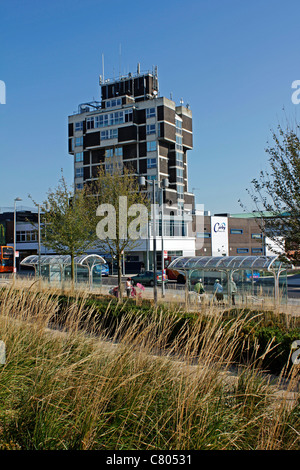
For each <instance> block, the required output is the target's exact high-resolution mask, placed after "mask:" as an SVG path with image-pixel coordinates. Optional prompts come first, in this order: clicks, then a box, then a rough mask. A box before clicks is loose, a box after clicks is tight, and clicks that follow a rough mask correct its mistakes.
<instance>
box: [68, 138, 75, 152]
mask: <svg viewBox="0 0 300 470" xmlns="http://www.w3.org/2000/svg"><path fill="white" fill-rule="evenodd" d="M72 140H73V139H72V137H71V138H70V139H69V153H74V151H73V150H72Z"/></svg>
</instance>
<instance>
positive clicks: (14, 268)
mask: <svg viewBox="0 0 300 470" xmlns="http://www.w3.org/2000/svg"><path fill="white" fill-rule="evenodd" d="M19 201H22V199H21V198H20V197H16V198H15V199H14V257H13V271H14V272H13V276H14V277H15V276H16V231H17V230H16V229H17V227H16V225H17V217H16V204H17V202H19Z"/></svg>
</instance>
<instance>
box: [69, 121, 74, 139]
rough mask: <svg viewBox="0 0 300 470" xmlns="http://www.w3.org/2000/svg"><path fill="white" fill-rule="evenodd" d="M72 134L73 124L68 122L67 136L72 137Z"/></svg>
mask: <svg viewBox="0 0 300 470" xmlns="http://www.w3.org/2000/svg"><path fill="white" fill-rule="evenodd" d="M73 135H74V124H73V123H72V122H70V123H69V137H73Z"/></svg>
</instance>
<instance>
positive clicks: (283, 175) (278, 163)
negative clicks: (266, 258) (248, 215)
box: [241, 124, 300, 259]
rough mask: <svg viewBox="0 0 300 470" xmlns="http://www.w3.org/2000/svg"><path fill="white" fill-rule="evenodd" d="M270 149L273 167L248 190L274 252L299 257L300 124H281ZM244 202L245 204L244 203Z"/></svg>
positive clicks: (274, 134) (268, 148)
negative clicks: (273, 245)
mask: <svg viewBox="0 0 300 470" xmlns="http://www.w3.org/2000/svg"><path fill="white" fill-rule="evenodd" d="M272 139H273V142H272V145H269V146H268V147H267V149H266V152H267V154H268V155H269V160H268V162H269V166H270V169H269V170H267V171H261V172H260V175H259V177H258V178H255V179H253V180H252V181H251V185H252V187H251V188H250V189H249V190H247V191H248V194H249V195H250V197H251V199H252V201H253V202H254V204H255V207H256V210H257V211H258V214H259V219H258V222H259V225H260V227H261V229H262V231H263V233H264V234H265V236H267V237H269V238H270V239H271V240H272V241H273V242H274V243H275V249H274V251H275V252H276V251H277V252H278V253H280V252H281V250H283V251H284V252H285V254H287V255H288V256H289V257H290V258H291V257H293V258H294V259H298V258H299V246H300V139H299V125H298V124H296V125H295V126H294V127H293V128H292V127H291V126H290V125H289V124H287V125H286V127H285V128H283V127H282V126H281V125H278V128H277V131H273V132H272ZM241 205H242V204H241Z"/></svg>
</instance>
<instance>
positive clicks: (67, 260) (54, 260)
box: [20, 254, 106, 267]
mask: <svg viewBox="0 0 300 470" xmlns="http://www.w3.org/2000/svg"><path fill="white" fill-rule="evenodd" d="M74 261H75V264H78V265H81V266H87V267H91V266H95V265H96V264H105V263H106V261H105V259H104V258H102V256H100V255H97V254H90V255H81V256H75V258H74ZM39 263H40V264H41V266H45V265H60V266H68V265H69V264H71V256H70V255H41V256H40V257H39V256H38V255H30V256H27V258H24V259H23V260H22V261H21V263H20V264H21V265H23V266H38V265H39Z"/></svg>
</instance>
